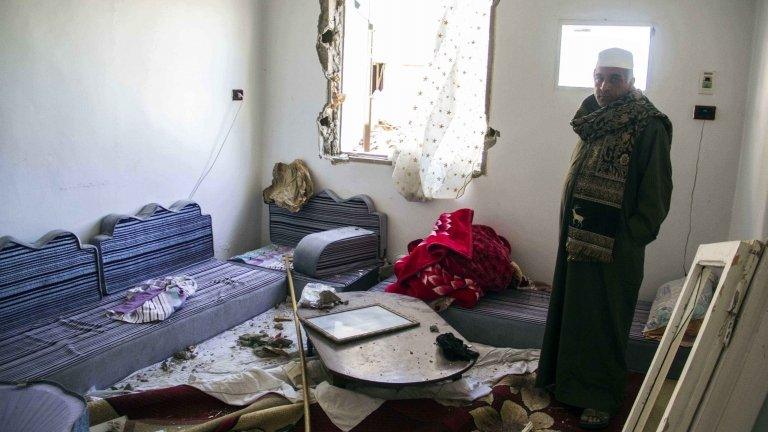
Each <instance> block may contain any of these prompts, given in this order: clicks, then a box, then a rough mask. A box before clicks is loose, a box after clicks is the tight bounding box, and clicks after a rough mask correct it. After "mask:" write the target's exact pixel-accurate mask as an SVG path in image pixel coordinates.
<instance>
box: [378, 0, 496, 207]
mask: <svg viewBox="0 0 768 432" xmlns="http://www.w3.org/2000/svg"><path fill="white" fill-rule="evenodd" d="M491 3H492V0H445V1H444V8H445V13H444V15H443V19H442V21H441V23H440V26H439V29H438V34H437V35H436V36H435V52H434V58H433V60H432V62H431V63H430V64H429V66H430V68H429V70H428V71H427V72H426V73H425V75H424V78H423V80H422V83H421V88H420V90H419V93H418V96H419V98H418V102H417V103H416V104H415V105H414V106H413V107H408V108H407V109H409V110H413V118H412V120H410V121H409V122H408V123H409V124H408V126H407V127H405V128H404V129H403V130H402V136H401V137H400V139H398V140H397V141H398V145H397V147H396V148H394V154H393V156H392V161H393V163H394V172H393V174H392V178H393V180H394V183H395V187H396V188H397V190H398V191H399V192H400V194H402V195H403V196H404V197H405V198H406V199H407V200H409V201H426V200H430V199H435V198H443V199H451V198H458V197H460V196H461V195H462V194H463V193H464V189H465V187H466V186H467V184H468V183H469V182H470V181H471V180H472V174H473V172H476V171H479V170H480V165H481V164H482V158H483V150H484V140H485V134H486V131H487V129H488V121H487V119H486V115H485V100H486V79H487V75H488V43H489V36H490V34H489V32H490V16H491Z"/></svg>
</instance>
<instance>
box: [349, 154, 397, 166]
mask: <svg viewBox="0 0 768 432" xmlns="http://www.w3.org/2000/svg"><path fill="white" fill-rule="evenodd" d="M344 155H345V156H346V159H347V160H349V161H350V162H363V163H371V164H377V165H392V161H391V160H389V158H387V157H386V156H384V155H377V154H370V153H344Z"/></svg>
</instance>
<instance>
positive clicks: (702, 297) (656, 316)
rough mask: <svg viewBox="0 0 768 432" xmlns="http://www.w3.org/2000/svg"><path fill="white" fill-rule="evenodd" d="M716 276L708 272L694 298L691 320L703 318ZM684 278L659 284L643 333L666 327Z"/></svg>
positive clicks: (715, 282)
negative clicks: (694, 304) (694, 303)
mask: <svg viewBox="0 0 768 432" xmlns="http://www.w3.org/2000/svg"><path fill="white" fill-rule="evenodd" d="M717 281H718V277H717V276H716V275H715V274H713V273H710V274H709V277H708V278H707V280H706V281H705V282H704V285H703V287H702V290H701V294H699V298H698V299H697V300H696V306H695V307H694V309H693V317H691V320H692V321H693V320H698V319H702V318H704V315H705V314H706V313H707V308H708V307H709V302H710V301H711V300H712V295H713V293H714V291H715V286H717ZM684 283H685V278H681V279H677V280H673V281H671V282H667V283H665V284H664V285H662V286H660V287H659V289H658V290H657V291H656V298H654V299H653V304H652V305H651V311H650V313H649V314H648V322H647V323H646V324H645V328H644V329H643V333H647V332H650V331H653V330H657V329H660V328H662V327H666V326H667V323H668V322H669V318H670V317H671V316H672V311H673V310H674V309H675V304H676V303H677V298H678V297H680V293H681V292H682V290H683V284H684Z"/></svg>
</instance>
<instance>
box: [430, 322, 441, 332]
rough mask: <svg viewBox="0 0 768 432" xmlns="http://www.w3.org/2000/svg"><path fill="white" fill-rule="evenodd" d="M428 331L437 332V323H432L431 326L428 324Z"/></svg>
mask: <svg viewBox="0 0 768 432" xmlns="http://www.w3.org/2000/svg"><path fill="white" fill-rule="evenodd" d="M429 331H431V332H432V333H438V332H439V331H440V330H439V329H438V328H437V324H432V325H431V326H429Z"/></svg>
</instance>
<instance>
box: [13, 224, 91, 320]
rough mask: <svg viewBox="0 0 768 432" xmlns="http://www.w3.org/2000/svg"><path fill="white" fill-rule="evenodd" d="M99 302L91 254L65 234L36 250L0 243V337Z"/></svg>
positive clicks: (54, 235)
mask: <svg viewBox="0 0 768 432" xmlns="http://www.w3.org/2000/svg"><path fill="white" fill-rule="evenodd" d="M100 298H101V294H100V284H99V261H98V258H97V254H96V249H95V248H94V247H93V246H90V245H81V244H80V240H79V239H78V238H77V236H75V235H74V234H72V233H71V232H66V231H51V232H50V233H48V234H46V235H45V236H44V237H42V238H41V239H40V240H38V241H37V242H36V243H35V244H27V243H24V242H21V241H19V240H16V239H14V238H13V237H2V238H0V331H2V330H6V329H11V328H16V327H18V326H19V325H21V324H23V323H28V322H31V321H33V320H39V319H44V318H50V317H54V316H56V315H57V314H60V313H62V312H64V311H67V310H72V309H75V308H78V307H80V306H83V305H86V304H89V303H93V302H96V301H98V300H99V299H100Z"/></svg>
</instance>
